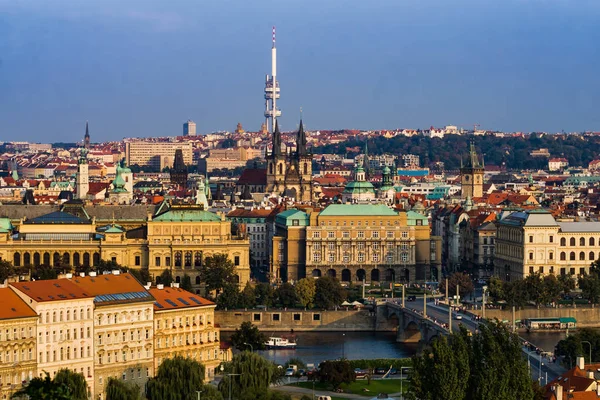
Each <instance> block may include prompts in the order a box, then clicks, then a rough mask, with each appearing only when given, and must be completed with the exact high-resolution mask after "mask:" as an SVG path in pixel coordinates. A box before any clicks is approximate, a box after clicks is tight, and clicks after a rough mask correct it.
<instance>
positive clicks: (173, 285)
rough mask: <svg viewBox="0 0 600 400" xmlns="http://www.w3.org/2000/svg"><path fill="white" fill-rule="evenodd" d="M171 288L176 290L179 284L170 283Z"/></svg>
mask: <svg viewBox="0 0 600 400" xmlns="http://www.w3.org/2000/svg"><path fill="white" fill-rule="evenodd" d="M171 287H173V288H178V287H179V283H177V282H172V283H171Z"/></svg>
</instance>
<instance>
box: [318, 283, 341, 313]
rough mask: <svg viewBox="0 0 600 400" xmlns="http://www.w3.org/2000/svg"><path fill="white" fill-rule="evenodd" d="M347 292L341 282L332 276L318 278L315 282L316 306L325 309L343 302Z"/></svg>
mask: <svg viewBox="0 0 600 400" xmlns="http://www.w3.org/2000/svg"><path fill="white" fill-rule="evenodd" d="M344 298H345V292H344V289H343V288H342V285H340V282H339V281H338V280H337V279H335V278H332V277H330V276H323V277H321V278H319V279H317V282H316V284H315V306H317V307H319V308H322V309H324V310H327V309H330V308H333V307H337V306H339V305H340V304H342V303H343V301H344Z"/></svg>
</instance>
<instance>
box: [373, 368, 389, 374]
mask: <svg viewBox="0 0 600 400" xmlns="http://www.w3.org/2000/svg"><path fill="white" fill-rule="evenodd" d="M386 372H387V369H385V368H376V369H375V374H377V375H384V374H385V373H386Z"/></svg>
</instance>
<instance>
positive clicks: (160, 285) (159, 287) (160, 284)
mask: <svg viewBox="0 0 600 400" xmlns="http://www.w3.org/2000/svg"><path fill="white" fill-rule="evenodd" d="M156 288H157V289H158V290H163V289H164V288H165V285H163V284H162V283H159V284H158V285H156Z"/></svg>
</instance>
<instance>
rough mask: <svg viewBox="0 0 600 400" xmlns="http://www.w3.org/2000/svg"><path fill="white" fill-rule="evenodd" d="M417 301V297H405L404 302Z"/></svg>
mask: <svg viewBox="0 0 600 400" xmlns="http://www.w3.org/2000/svg"><path fill="white" fill-rule="evenodd" d="M415 300H417V296H407V297H406V301H415Z"/></svg>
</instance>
